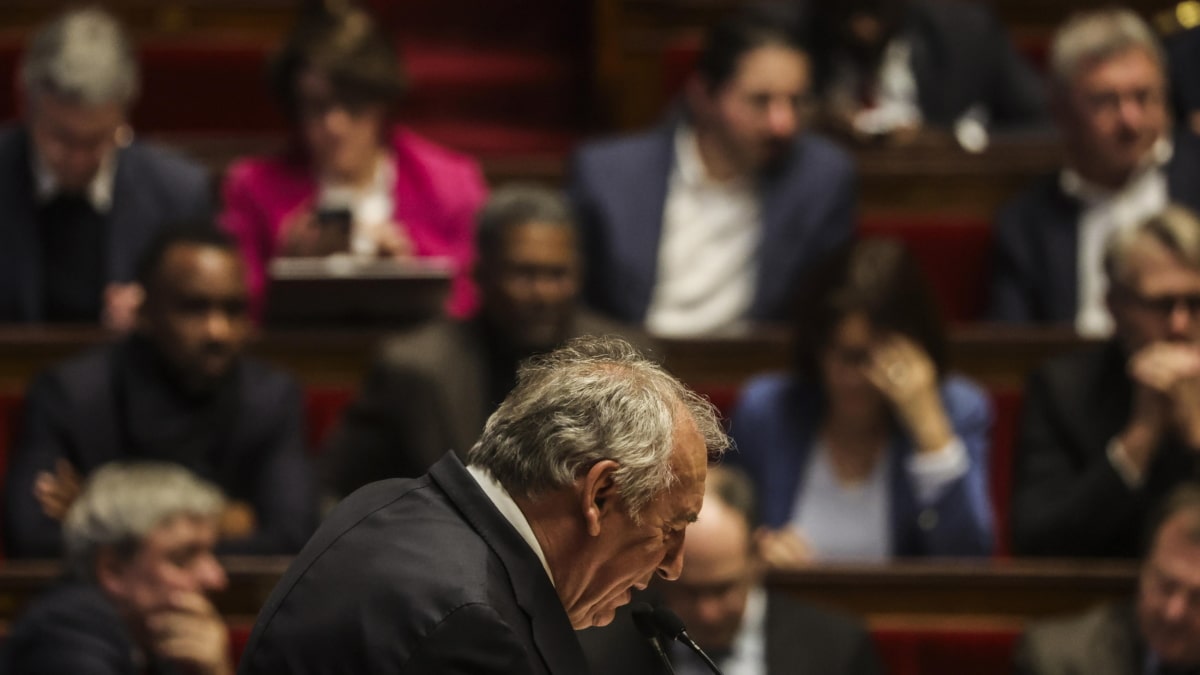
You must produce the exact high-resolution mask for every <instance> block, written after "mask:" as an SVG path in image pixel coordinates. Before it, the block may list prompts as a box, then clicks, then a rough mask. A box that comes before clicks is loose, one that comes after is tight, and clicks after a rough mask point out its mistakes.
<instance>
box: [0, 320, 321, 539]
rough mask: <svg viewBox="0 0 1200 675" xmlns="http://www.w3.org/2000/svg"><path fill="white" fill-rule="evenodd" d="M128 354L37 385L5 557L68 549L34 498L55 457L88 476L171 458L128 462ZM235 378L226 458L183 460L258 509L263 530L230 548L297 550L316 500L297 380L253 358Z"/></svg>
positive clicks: (21, 448) (18, 464)
mask: <svg viewBox="0 0 1200 675" xmlns="http://www.w3.org/2000/svg"><path fill="white" fill-rule="evenodd" d="M131 348H133V347H131V345H130V343H129V342H128V341H125V342H120V343H117V344H114V345H107V346H104V347H101V348H97V349H94V350H91V351H89V352H86V353H84V354H82V355H80V356H78V357H75V358H73V359H71V360H69V361H67V362H65V363H63V364H61V365H59V366H57V367H55V368H53V369H51V370H50V371H48V372H46V373H44V374H42V375H41V376H39V377H38V378H37V379H36V380H35V381H34V383H33V384H32V385H31V386H30V389H29V392H28V393H27V395H26V409H25V420H24V424H23V428H22V430H21V433H20V435H19V438H18V442H17V444H16V445H15V446H14V449H13V453H12V456H11V457H10V459H9V470H8V477H7V483H6V490H5V512H4V519H5V536H6V540H5V545H6V552H7V554H8V555H10V556H12V557H50V556H57V555H59V554H60V553H61V550H62V542H61V541H60V539H61V531H60V527H59V524H58V523H57V522H55V521H53V520H51V519H50V518H48V517H47V516H45V515H44V514H43V513H42V510H41V507H40V506H39V505H38V502H37V499H36V498H35V497H34V496H33V484H34V481H35V479H36V476H37V474H38V472H41V471H51V472H53V471H54V463H55V460H57V459H59V458H64V459H66V460H67V461H69V462H70V463H71V464H72V465H73V466H74V467H75V469H76V470H78V471H79V472H80V473H81V474H85V475H86V474H87V473H89V472H91V471H92V470H94V469H96V468H97V467H99V466H100V465H102V464H105V463H106V462H110V461H114V460H118V459H156V458H166V457H165V455H167V454H168V453H169V451H170V449H165V448H164V449H162V450H161V452H162V453H163V455H155V454H146V455H144V456H139V457H131V456H130V455H129V448H127V447H125V442H124V439H125V438H127V437H128V435H129V430H128V429H127V428H126V426H125V422H124V420H126V419H127V418H128V416H127V415H124V414H122V413H123V411H122V410H121V407H122V403H121V402H120V401H121V400H123V399H121V398H120V396H119V394H118V393H117V392H118V385H117V382H118V381H119V380H121V378H122V374H123V373H122V372H117V371H126V372H127V368H124V367H123V366H122V365H120V364H123V363H124V361H123V360H122V359H123V358H124V357H123V356H122V355H121V354H120V353H119V350H122V349H131ZM234 378H235V381H234V383H233V384H231V385H230V386H232V387H234V388H235V393H234V395H235V396H236V401H235V402H234V405H235V406H236V412H235V414H234V416H233V417H232V420H233V423H232V428H230V429H229V430H228V432H227V434H226V435H225V440H224V441H223V442H222V444H221V449H220V451H219V452H220V454H219V455H218V456H210V457H194V458H181V459H180V460H179V461H181V463H186V465H187V466H188V468H189V469H191V470H193V471H195V472H197V473H198V474H200V475H201V477H203V478H206V479H208V480H210V481H212V482H213V483H215V484H216V485H217V486H218V487H220V488H221V489H222V490H224V492H225V494H226V495H228V496H229V497H230V498H232V499H237V500H241V501H245V502H248V503H249V504H250V505H251V506H253V507H254V510H255V514H256V516H257V519H258V525H259V534H258V535H256V536H255V537H254V538H252V539H249V540H242V541H235V542H225V543H223V544H222V549H221V550H222V551H223V552H227V553H258V554H272V553H276V554H281V553H292V552H295V551H297V550H299V549H300V547H301V546H302V545H303V544H304V541H305V540H306V539H307V537H308V535H309V534H311V532H312V528H313V524H314V517H315V503H316V499H315V496H314V490H313V487H312V476H311V470H310V467H309V465H308V462H307V459H306V457H305V454H304V438H303V434H304V424H303V403H302V399H301V392H300V387H299V385H298V384H297V383H296V382H295V381H294V380H293V379H292V378H291V377H290V376H288V375H285V374H284V373H282V372H280V371H278V370H275V369H273V368H271V367H269V366H267V365H265V364H263V363H261V362H259V361H256V360H253V359H249V358H245V359H243V360H242V361H241V362H240V364H239V365H238V366H237V370H236V371H235V373H234ZM137 419H138V423H142V418H141V417H138V418H137ZM147 421H148V422H152V420H147ZM147 452H148V453H156V452H159V450H157V449H148V450H147Z"/></svg>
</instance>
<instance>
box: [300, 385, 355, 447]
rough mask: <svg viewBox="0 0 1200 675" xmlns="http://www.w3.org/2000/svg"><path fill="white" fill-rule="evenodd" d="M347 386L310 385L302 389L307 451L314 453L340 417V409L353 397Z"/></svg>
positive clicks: (352, 391)
mask: <svg viewBox="0 0 1200 675" xmlns="http://www.w3.org/2000/svg"><path fill="white" fill-rule="evenodd" d="M354 393H355V392H354V390H353V389H351V388H349V387H331V386H329V387H319V386H310V387H307V388H306V389H305V391H304V422H305V432H306V433H305V438H306V439H307V440H308V447H309V451H310V452H312V453H313V454H316V453H317V452H319V451H320V448H321V443H322V442H323V441H324V440H325V437H326V436H328V435H329V432H330V431H332V430H333V428H334V427H335V426H336V425H337V423H338V420H339V419H341V417H342V410H343V409H345V407H346V405H347V404H349V403H350V400H351V399H353V398H354Z"/></svg>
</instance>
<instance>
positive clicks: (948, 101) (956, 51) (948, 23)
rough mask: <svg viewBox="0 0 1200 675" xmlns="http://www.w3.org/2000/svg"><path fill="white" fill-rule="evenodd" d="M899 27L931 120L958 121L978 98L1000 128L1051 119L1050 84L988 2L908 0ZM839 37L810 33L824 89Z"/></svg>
mask: <svg viewBox="0 0 1200 675" xmlns="http://www.w3.org/2000/svg"><path fill="white" fill-rule="evenodd" d="M817 1H820V0H813V2H817ZM813 28H814V29H817V30H820V29H819V28H818V27H817V26H816V25H814V26H813ZM900 34H901V36H902V37H904V38H905V39H906V40H907V41H908V44H909V48H910V49H911V50H912V51H911V56H910V59H911V60H910V67H911V68H912V74H913V79H915V80H916V85H917V103H918V105H919V106H920V109H921V114H922V116H923V117H924V123H925V124H926V125H928V126H932V127H939V128H943V129H949V128H952V127H953V126H954V123H955V122H957V121H958V120H959V118H961V117H962V116H963V115H964V114H965V113H966V112H967V111H968V110H969V109H970V108H972V107H974V106H982V107H983V108H984V109H985V110H986V111H987V114H988V123H989V126H993V127H996V128H998V129H1006V128H1015V127H1026V128H1028V127H1035V126H1040V125H1043V124H1045V123H1047V122H1048V115H1047V101H1046V94H1045V85H1044V84H1043V83H1042V81H1041V78H1039V77H1038V75H1037V73H1035V72H1034V71H1033V69H1032V68H1030V66H1029V64H1028V63H1026V62H1025V60H1024V59H1023V58H1022V57H1021V55H1020V54H1018V53H1017V50H1016V49H1015V48H1014V47H1013V43H1012V40H1011V39H1010V38H1009V36H1008V32H1007V30H1005V27H1004V25H1003V24H1002V23H1001V22H1000V21H999V20H998V19H997V18H996V16H995V14H994V13H993V12H992V11H991V10H990V9H988V8H987V7H985V6H983V5H981V4H978V3H970V2H955V1H952V0H951V1H947V0H917V1H915V2H911V3H909V4H908V7H907V12H906V16H905V17H904V19H903V25H902V26H901V28H900ZM835 41H836V36H834V35H829V34H821V33H818V34H814V35H812V36H811V38H810V39H809V42H810V43H811V44H812V46H813V58H814V65H815V67H816V76H817V81H818V87H819V88H821V89H824V88H825V87H826V86H827V85H828V84H829V80H830V78H831V77H832V74H831V71H832V63H833V60H834V51H835V50H836V49H837V45H836V42H835Z"/></svg>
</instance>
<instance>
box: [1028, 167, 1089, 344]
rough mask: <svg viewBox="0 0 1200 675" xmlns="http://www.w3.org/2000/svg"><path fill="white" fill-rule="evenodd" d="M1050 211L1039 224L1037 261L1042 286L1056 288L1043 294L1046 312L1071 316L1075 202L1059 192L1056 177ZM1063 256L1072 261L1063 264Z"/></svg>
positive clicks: (1075, 297) (1075, 287) (1075, 295)
mask: <svg viewBox="0 0 1200 675" xmlns="http://www.w3.org/2000/svg"><path fill="white" fill-rule="evenodd" d="M1053 190H1054V192H1053V200H1052V201H1051V204H1050V208H1051V212H1050V213H1047V214H1046V220H1045V221H1044V222H1042V223H1040V224H1039V227H1038V230H1039V232H1040V233H1041V236H1042V241H1043V244H1044V245H1043V248H1042V250H1041V251H1039V254H1040V255H1041V256H1042V257H1041V259H1040V261H1039V263H1040V267H1041V269H1043V270H1045V274H1046V275H1047V276H1048V277H1049V278H1048V279H1047V281H1046V284H1045V285H1044V286H1043V288H1050V289H1058V290H1059V293H1060V295H1058V296H1053V295H1052V296H1051V297H1047V298H1043V299H1042V302H1044V303H1046V304H1045V306H1046V314H1047V316H1051V317H1055V316H1064V317H1069V320H1074V318H1075V311H1076V309H1077V308H1078V306H1079V218H1080V216H1081V215H1082V209H1081V207H1080V205H1079V202H1078V201H1077V200H1075V199H1074V198H1072V197H1069V196H1067V195H1066V194H1064V193H1063V191H1062V188H1061V187H1059V185H1058V182H1057V177H1056V178H1055V183H1054V186H1053ZM1064 260H1070V261H1072V264H1070V265H1064V264H1063V261H1064Z"/></svg>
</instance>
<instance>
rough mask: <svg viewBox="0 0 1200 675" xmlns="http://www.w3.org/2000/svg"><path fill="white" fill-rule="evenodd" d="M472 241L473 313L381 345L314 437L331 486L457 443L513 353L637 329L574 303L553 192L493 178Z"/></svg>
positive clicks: (414, 463)
mask: <svg viewBox="0 0 1200 675" xmlns="http://www.w3.org/2000/svg"><path fill="white" fill-rule="evenodd" d="M476 243H477V247H476V248H477V251H478V256H479V258H478V261H477V262H476V266H475V278H476V281H477V282H478V285H479V290H480V299H481V308H480V313H479V315H478V316H477V317H475V318H473V319H470V320H467V321H455V320H451V319H438V320H436V321H434V322H432V323H430V324H426V325H423V326H421V327H418V328H416V329H414V330H412V331H409V332H407V333H405V334H403V335H399V336H397V337H395V338H392V339H390V340H388V341H387V342H386V343H385V344H384V346H383V348H382V350H381V353H380V356H379V357H378V358H377V359H376V361H375V364H374V365H373V366H372V368H371V370H370V372H369V373H368V374H367V377H366V379H365V380H364V382H363V387H362V392H361V393H360V395H359V397H358V400H357V401H355V402H354V403H353V404H351V406H350V407H349V408H348V409H347V411H346V414H345V417H344V418H343V419H342V423H341V425H340V426H339V428H338V429H337V430H335V431H334V433H333V434H332V435H331V437H330V439H329V441H328V443H327V445H326V450H325V457H326V458H327V460H326V462H327V463H326V466H325V470H324V472H323V473H324V476H325V480H326V487H327V490H328V491H329V492H330V493H332V494H333V495H335V496H337V497H344V496H345V495H347V494H350V493H351V492H353V491H354V490H356V489H358V488H359V487H361V486H363V485H365V484H367V483H369V482H371V481H374V480H381V479H384V478H415V477H416V476H420V475H421V474H423V473H425V472H426V471H428V470H429V467H431V466H433V464H434V462H436V461H437V460H438V459H439V458H440V457H441V456H442V455H443V454H445V452H446V451H447V450H455V451H457V452H459V453H465V452H466V451H467V449H469V448H470V447H471V446H472V445H473V444H474V443H475V440H476V439H477V438H479V432H481V431H483V423H484V422H485V421H486V420H487V417H488V415H490V414H491V412H492V411H493V410H495V409H496V406H498V405H500V401H502V400H503V399H504V397H505V396H506V395H507V394H508V392H509V390H511V389H512V387H513V385H514V384H516V373H517V364H518V363H520V362H521V361H523V360H524V359H526V358H528V357H530V356H532V355H534V354H537V353H541V352H546V351H549V350H551V349H553V348H554V347H556V346H558V345H560V344H562V343H563V342H565V341H566V340H567V339H569V338H572V337H576V336H579V335H625V336H627V337H633V338H635V339H636V338H637V336H636V333H637V331H636V330H631V329H630V328H629V327H627V326H622V325H620V324H618V323H615V322H613V321H609V320H607V319H604V318H602V317H599V316H597V315H595V314H593V313H591V312H589V311H587V310H584V309H583V308H581V307H579V306H578V305H579V303H578V291H579V276H580V264H579V246H578V242H577V241H576V236H575V227H574V224H573V223H572V221H571V217H570V214H569V212H568V210H567V207H566V205H565V204H564V203H563V200H562V198H561V197H559V196H558V195H556V194H554V193H552V192H550V191H548V190H545V189H542V188H537V187H527V186H526V187H523V186H509V187H504V188H501V189H500V190H498V191H497V192H496V193H495V194H493V195H492V197H491V198H490V199H489V201H488V203H487V205H486V206H485V207H484V208H483V210H482V211H481V212H480V215H479V229H478V230H477V233H476Z"/></svg>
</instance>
